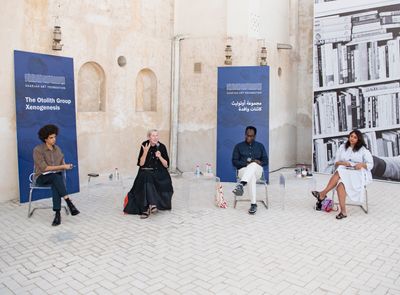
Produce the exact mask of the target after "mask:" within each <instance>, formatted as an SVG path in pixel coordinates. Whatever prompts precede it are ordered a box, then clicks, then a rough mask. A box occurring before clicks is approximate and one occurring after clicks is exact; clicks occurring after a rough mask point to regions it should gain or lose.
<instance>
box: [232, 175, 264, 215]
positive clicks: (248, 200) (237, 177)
mask: <svg viewBox="0 0 400 295" xmlns="http://www.w3.org/2000/svg"><path fill="white" fill-rule="evenodd" d="M238 173H239V171H238V170H236V179H237V180H238V181H239V180H240V179H239V176H238ZM257 184H262V185H263V186H264V189H265V197H264V198H263V199H257V203H262V204H263V205H264V206H265V208H266V209H268V206H269V201H268V187H267V181H266V180H265V176H264V171H263V173H262V174H261V177H260V179H257ZM244 201H246V202H250V201H251V200H250V199H243V198H242V197H241V196H236V195H235V194H234V195H233V208H236V204H237V202H244Z"/></svg>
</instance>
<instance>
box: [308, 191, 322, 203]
mask: <svg viewBox="0 0 400 295" xmlns="http://www.w3.org/2000/svg"><path fill="white" fill-rule="evenodd" d="M311 194H312V195H313V196H314V198H316V199H317V200H318V202H322V201H323V200H325V199H326V195H325V197H324V198H323V199H320V194H319V192H317V191H312V192H311Z"/></svg>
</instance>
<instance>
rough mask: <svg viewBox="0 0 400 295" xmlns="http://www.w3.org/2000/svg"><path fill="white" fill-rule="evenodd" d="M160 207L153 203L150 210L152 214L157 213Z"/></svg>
mask: <svg viewBox="0 0 400 295" xmlns="http://www.w3.org/2000/svg"><path fill="white" fill-rule="evenodd" d="M157 211H158V209H157V206H156V205H152V206H150V212H151V214H154V213H157Z"/></svg>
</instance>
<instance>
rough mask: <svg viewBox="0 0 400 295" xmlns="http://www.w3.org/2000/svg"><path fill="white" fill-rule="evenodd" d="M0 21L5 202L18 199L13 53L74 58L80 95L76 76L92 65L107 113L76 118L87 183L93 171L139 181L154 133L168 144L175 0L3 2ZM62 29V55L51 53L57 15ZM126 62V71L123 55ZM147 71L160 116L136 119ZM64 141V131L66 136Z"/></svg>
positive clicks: (1, 191) (0, 190) (1, 192)
mask: <svg viewBox="0 0 400 295" xmlns="http://www.w3.org/2000/svg"><path fill="white" fill-rule="evenodd" d="M2 10H3V12H2V17H1V18H0V24H1V29H0V51H1V52H2V54H1V55H0V64H2V66H1V67H0V80H1V81H3V83H4V84H3V89H2V96H1V98H0V101H1V105H2V107H1V108H0V122H1V125H0V128H1V137H2V143H3V144H2V148H1V149H2V152H1V153H0V155H1V156H0V157H1V158H0V161H1V164H2V167H3V168H4V169H1V172H0V173H1V174H0V177H1V179H2V181H1V186H0V201H4V200H9V199H16V198H17V197H18V172H17V152H16V134H15V133H16V123H15V95H14V85H13V83H14V78H13V66H14V65H13V64H14V63H13V50H14V49H18V50H24V51H31V52H38V53H47V54H55V55H62V56H69V57H73V58H74V72H75V87H76V89H75V94H76V100H77V101H79V96H78V91H77V85H78V80H77V79H78V72H79V69H80V67H81V66H82V65H83V64H85V63H86V62H89V61H93V62H96V63H97V64H99V65H100V66H101V67H102V69H103V70H104V73H105V77H106V111H105V112H78V113H77V131H78V155H79V164H80V179H81V182H85V181H86V175H87V173H88V172H91V171H93V172H110V171H112V170H113V169H114V168H115V167H118V168H119V169H120V170H121V173H125V174H134V173H135V170H136V161H137V154H138V148H139V146H140V143H141V142H142V141H143V140H145V138H146V131H147V130H148V129H150V128H157V129H159V130H160V139H161V141H162V142H164V143H166V144H167V146H168V145H169V126H170V60H171V42H170V38H171V36H172V30H173V27H172V18H173V12H174V6H173V1H172V0H167V1H165V0H151V1H140V0H132V1H124V0H117V1H101V2H100V1H73V0H69V1H50V0H48V1H46V0H26V1H22V0H19V1H12V0H7V1H3V2H2ZM56 15H58V16H59V24H60V25H61V29H62V34H63V35H62V43H63V44H64V47H63V50H62V51H61V52H55V51H52V50H51V44H52V29H53V26H54V24H55V19H54V16H56ZM120 55H123V56H125V57H126V59H127V64H126V66H125V67H119V66H118V64H117V58H118V56H120ZM143 68H149V69H151V70H152V71H153V72H154V73H155V75H156V77H157V91H158V92H157V112H136V110H135V106H136V103H135V93H136V90H135V87H136V76H137V74H138V73H139V71H140V70H141V69H143ZM60 132H61V134H60V136H62V130H60Z"/></svg>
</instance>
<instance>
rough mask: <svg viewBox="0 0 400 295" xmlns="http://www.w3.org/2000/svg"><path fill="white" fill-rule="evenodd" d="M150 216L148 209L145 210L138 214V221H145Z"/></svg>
mask: <svg viewBox="0 0 400 295" xmlns="http://www.w3.org/2000/svg"><path fill="white" fill-rule="evenodd" d="M149 216H150V209H147V210H146V211H145V212H142V214H140V219H146V218H149Z"/></svg>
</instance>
